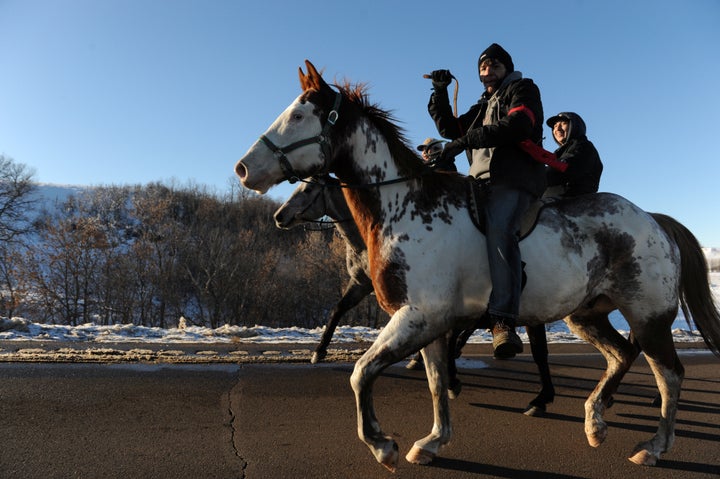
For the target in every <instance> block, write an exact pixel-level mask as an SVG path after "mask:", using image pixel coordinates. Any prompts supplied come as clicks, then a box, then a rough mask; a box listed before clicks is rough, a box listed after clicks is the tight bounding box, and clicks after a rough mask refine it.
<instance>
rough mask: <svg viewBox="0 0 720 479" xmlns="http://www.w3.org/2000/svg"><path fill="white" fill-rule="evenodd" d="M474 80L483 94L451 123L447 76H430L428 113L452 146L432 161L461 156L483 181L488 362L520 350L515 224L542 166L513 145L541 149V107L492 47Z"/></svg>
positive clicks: (539, 183) (540, 187)
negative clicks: (491, 352)
mask: <svg viewBox="0 0 720 479" xmlns="http://www.w3.org/2000/svg"><path fill="white" fill-rule="evenodd" d="M478 74H479V75H480V81H481V82H482V84H483V86H484V87H485V91H484V92H483V94H482V96H481V97H480V100H479V101H478V102H477V103H476V104H475V105H473V106H472V107H470V110H469V111H467V112H466V113H465V114H463V115H460V116H459V117H457V118H456V117H455V116H454V115H453V113H452V109H451V107H450V101H449V97H448V91H447V87H448V85H449V84H450V82H451V81H452V78H453V76H452V74H451V73H450V71H449V70H435V71H433V72H432V73H431V74H430V79H431V80H432V84H433V93H432V94H431V96H430V102H429V104H428V112H429V113H430V116H431V117H432V119H433V121H434V122H435V126H436V127H437V130H438V133H440V135H441V136H442V137H444V138H447V139H450V140H452V141H450V142H449V143H448V144H446V145H445V148H444V149H443V152H442V154H441V155H440V161H442V162H451V161H454V158H455V156H456V155H458V154H459V153H461V152H462V151H465V152H466V154H467V156H468V160H469V161H470V175H471V176H473V177H475V178H478V179H481V180H483V181H487V180H489V189H488V191H489V193H488V197H487V200H486V201H485V204H484V209H485V217H486V224H487V235H486V240H487V252H488V263H489V266H490V277H491V280H492V286H493V287H492V292H491V294H490V300H489V302H488V309H487V311H488V314H489V317H490V324H491V330H492V334H493V348H494V353H495V357H496V358H499V359H508V358H512V357H514V356H515V355H516V354H518V353H520V352H522V350H523V344H522V341H521V340H520V337H519V336H518V335H517V333H516V332H515V325H516V322H517V317H518V313H519V311H520V293H521V290H522V261H521V258H520V246H519V244H518V242H519V238H518V235H519V229H520V220H521V218H522V216H523V214H524V213H525V211H526V210H527V208H528V206H529V205H530V203H531V202H532V201H533V200H534V199H536V198H538V197H540V196H541V195H542V194H543V192H544V191H545V185H546V178H545V165H543V164H542V163H540V162H538V161H536V160H535V159H533V157H532V156H531V155H530V154H529V153H527V152H526V151H525V150H523V148H521V146H520V143H521V142H523V141H526V140H530V141H531V142H532V143H535V144H536V145H538V146H542V128H543V108H542V102H541V100H540V90H539V89H538V87H537V86H536V85H535V83H533V81H532V80H530V79H529V78H523V76H522V73H520V72H519V71H516V70H515V65H514V64H513V61H512V57H511V56H510V54H509V53H508V52H507V51H505V49H504V48H503V47H501V46H500V45H498V44H497V43H493V44H492V45H490V46H489V47H488V48H486V49H485V50H484V51H483V52H482V53H481V54H480V57H479V58H478Z"/></svg>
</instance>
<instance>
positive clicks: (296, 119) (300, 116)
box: [292, 112, 303, 121]
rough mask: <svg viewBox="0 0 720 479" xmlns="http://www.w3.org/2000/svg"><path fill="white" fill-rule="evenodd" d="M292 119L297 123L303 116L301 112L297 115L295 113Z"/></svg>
mask: <svg viewBox="0 0 720 479" xmlns="http://www.w3.org/2000/svg"><path fill="white" fill-rule="evenodd" d="M292 119H293V120H295V121H300V120H302V119H303V114H302V113H300V112H295V113H293V115H292Z"/></svg>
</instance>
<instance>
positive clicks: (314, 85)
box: [298, 60, 330, 91]
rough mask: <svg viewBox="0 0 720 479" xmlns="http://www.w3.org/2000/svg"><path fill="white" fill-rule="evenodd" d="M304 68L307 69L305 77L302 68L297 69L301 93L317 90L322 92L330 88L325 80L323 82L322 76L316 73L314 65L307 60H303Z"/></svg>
mask: <svg viewBox="0 0 720 479" xmlns="http://www.w3.org/2000/svg"><path fill="white" fill-rule="evenodd" d="M305 68H306V69H307V75H305V74H304V73H303V71H302V68H298V72H299V75H300V86H301V87H302V89H303V91H307V90H317V91H323V90H324V89H326V88H330V87H329V86H328V84H327V83H325V80H323V77H322V74H320V73H318V71H317V69H316V68H315V65H313V64H312V63H310V61H309V60H305Z"/></svg>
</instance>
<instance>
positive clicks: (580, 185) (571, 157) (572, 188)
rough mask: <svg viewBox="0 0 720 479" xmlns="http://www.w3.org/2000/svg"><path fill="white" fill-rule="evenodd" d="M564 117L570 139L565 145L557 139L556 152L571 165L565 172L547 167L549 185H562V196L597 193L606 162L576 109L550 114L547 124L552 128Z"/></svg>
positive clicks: (559, 158)
mask: <svg viewBox="0 0 720 479" xmlns="http://www.w3.org/2000/svg"><path fill="white" fill-rule="evenodd" d="M561 120H562V121H567V122H568V134H567V140H566V141H565V143H564V144H562V145H560V143H558V141H557V140H555V143H558V145H560V148H558V149H557V150H555V155H557V158H558V160H561V161H564V162H565V163H567V164H568V167H567V170H565V171H564V172H560V171H557V170H554V169H552V168H548V175H547V180H548V187H555V186H562V187H563V189H564V192H563V193H562V194H561V196H563V197H568V196H578V195H584V194H587V193H596V192H597V191H598V188H599V187H600V176H601V175H602V171H603V164H602V161H600V154H599V153H598V151H597V149H595V145H593V144H592V142H591V141H590V140H588V139H587V136H586V127H585V122H584V121H583V119H582V118H581V117H580V115H578V114H577V113H573V112H562V113H558V114H557V115H555V116H553V117H552V118H549V119H548V121H547V125H548V126H549V127H550V128H551V129H552V127H553V126H554V125H555V123H557V122H558V121H561ZM553 138H555V137H554V136H553Z"/></svg>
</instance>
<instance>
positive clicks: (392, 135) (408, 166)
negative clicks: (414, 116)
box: [335, 80, 423, 175]
mask: <svg viewBox="0 0 720 479" xmlns="http://www.w3.org/2000/svg"><path fill="white" fill-rule="evenodd" d="M335 87H337V88H338V89H339V90H340V92H341V93H342V95H343V96H344V97H345V99H346V100H347V101H349V102H351V103H353V104H355V105H357V106H358V107H359V108H360V110H361V111H362V112H363V113H364V114H365V115H366V116H367V117H368V119H369V120H370V122H371V123H372V124H373V125H375V127H377V129H378V130H379V131H380V133H381V134H382V136H383V137H384V138H385V141H386V142H387V144H388V148H389V149H390V154H391V155H392V156H393V158H395V161H397V163H398V168H399V169H400V171H401V172H402V173H403V174H408V175H409V174H412V173H415V172H417V171H418V170H420V169H422V168H423V163H422V160H421V159H420V157H419V156H418V155H417V154H416V153H415V152H414V151H413V150H412V148H411V147H410V146H409V141H408V139H407V136H406V134H405V130H404V128H403V127H401V126H400V125H399V124H398V120H397V119H396V118H395V117H394V116H393V114H392V112H391V111H388V110H385V109H383V108H380V106H379V105H378V104H377V103H372V102H371V101H370V98H369V96H368V86H367V84H366V83H355V84H353V83H350V82H349V81H348V80H344V81H343V82H342V83H336V84H335Z"/></svg>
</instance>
